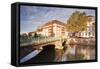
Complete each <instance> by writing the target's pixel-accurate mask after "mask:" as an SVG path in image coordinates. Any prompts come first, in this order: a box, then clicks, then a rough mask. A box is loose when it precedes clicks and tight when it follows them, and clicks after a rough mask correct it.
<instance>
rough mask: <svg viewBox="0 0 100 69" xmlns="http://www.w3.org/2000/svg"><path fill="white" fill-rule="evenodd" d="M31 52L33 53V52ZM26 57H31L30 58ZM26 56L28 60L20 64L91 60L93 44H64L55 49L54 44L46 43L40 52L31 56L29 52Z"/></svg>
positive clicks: (92, 57)
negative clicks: (60, 47) (62, 46)
mask: <svg viewBox="0 0 100 69" xmlns="http://www.w3.org/2000/svg"><path fill="white" fill-rule="evenodd" d="M32 54H34V52H33V53H32ZM28 57H31V59H29V58H28ZM28 57H26V58H28V59H29V60H27V61H25V62H24V63H22V64H27V63H28V64H29V63H30V64H31V63H32V64H34V63H41V62H42V63H43V62H44V63H45V62H64V61H78V60H93V59H95V46H89V45H86V46H82V45H66V46H65V47H64V48H63V49H55V46H54V45H48V46H44V47H43V50H41V52H40V51H39V54H37V55H36V56H34V57H32V55H31V54H30V56H29V55H28ZM24 59H25V58H24Z"/></svg>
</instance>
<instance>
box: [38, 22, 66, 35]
mask: <svg viewBox="0 0 100 69" xmlns="http://www.w3.org/2000/svg"><path fill="white" fill-rule="evenodd" d="M39 29H40V31H39V32H38V33H39V34H42V35H43V36H54V37H59V36H64V35H65V23H62V22H60V21H58V20H52V21H49V22H48V23H46V24H45V25H43V26H41V27H40V28H39Z"/></svg>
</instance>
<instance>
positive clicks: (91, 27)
mask: <svg viewBox="0 0 100 69" xmlns="http://www.w3.org/2000/svg"><path fill="white" fill-rule="evenodd" d="M78 36H79V37H95V17H94V16H88V22H87V29H86V30H85V31H82V32H79V33H78Z"/></svg>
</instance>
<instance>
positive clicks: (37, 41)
mask: <svg viewBox="0 0 100 69" xmlns="http://www.w3.org/2000/svg"><path fill="white" fill-rule="evenodd" d="M62 39H64V38H63V37H44V38H41V37H37V38H30V39H27V40H20V46H24V45H31V44H41V43H47V42H52V41H57V40H62Z"/></svg>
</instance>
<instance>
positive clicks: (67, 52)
mask: <svg viewBox="0 0 100 69" xmlns="http://www.w3.org/2000/svg"><path fill="white" fill-rule="evenodd" d="M55 51H56V52H55V61H57V62H58V61H60V62H61V61H74V60H92V59H95V47H94V46H81V45H67V46H66V47H65V48H64V49H63V50H55Z"/></svg>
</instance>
